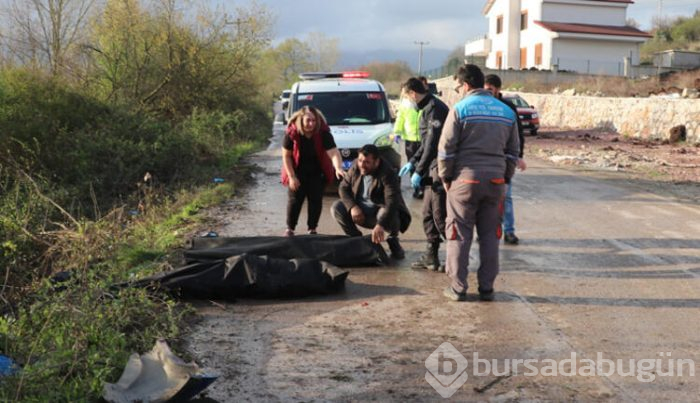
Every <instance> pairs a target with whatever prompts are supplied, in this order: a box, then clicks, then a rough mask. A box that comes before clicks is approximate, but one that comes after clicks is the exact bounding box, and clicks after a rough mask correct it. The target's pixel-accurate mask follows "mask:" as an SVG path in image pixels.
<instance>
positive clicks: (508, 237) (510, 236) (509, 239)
mask: <svg viewBox="0 0 700 403" xmlns="http://www.w3.org/2000/svg"><path fill="white" fill-rule="evenodd" d="M519 241H520V240H519V239H518V237H517V236H515V234H514V233H512V232H506V234H505V235H504V236H503V242H505V243H507V244H508V245H517V244H518V242H519Z"/></svg>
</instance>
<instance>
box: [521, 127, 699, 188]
mask: <svg viewBox="0 0 700 403" xmlns="http://www.w3.org/2000/svg"><path fill="white" fill-rule="evenodd" d="M525 146H526V152H525V156H526V160H527V159H528V157H529V158H532V157H535V158H541V159H544V160H546V161H549V162H551V163H553V164H555V165H559V166H567V167H579V168H582V169H595V170H603V171H610V172H619V173H624V174H626V175H628V176H629V178H630V179H635V180H637V181H645V182H654V186H653V188H656V190H658V191H660V192H662V193H667V194H671V195H674V196H676V197H679V198H681V199H684V200H692V201H700V147H698V146H694V145H690V144H686V143H683V142H679V143H675V144H669V143H668V142H660V141H644V140H638V139H629V138H626V137H624V136H621V135H619V134H617V133H615V132H609V131H600V130H565V129H558V128H545V129H541V130H540V131H539V133H538V135H537V136H534V137H526V140H525Z"/></svg>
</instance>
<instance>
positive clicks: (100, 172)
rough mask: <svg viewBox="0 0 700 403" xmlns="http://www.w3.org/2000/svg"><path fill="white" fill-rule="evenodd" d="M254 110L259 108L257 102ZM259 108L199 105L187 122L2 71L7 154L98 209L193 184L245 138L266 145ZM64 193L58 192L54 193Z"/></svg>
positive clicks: (77, 205) (77, 209) (0, 148)
mask: <svg viewBox="0 0 700 403" xmlns="http://www.w3.org/2000/svg"><path fill="white" fill-rule="evenodd" d="M251 109H252V108H251ZM256 113H257V112H255V111H254V110H253V112H243V111H240V110H237V111H234V112H232V113H225V112H221V111H212V112H209V111H200V110H197V109H195V111H194V113H192V115H191V116H189V117H187V118H186V119H185V120H184V121H183V122H182V123H179V124H177V123H169V122H164V121H162V120H157V119H155V118H152V117H149V116H147V115H144V114H139V113H130V112H127V111H124V110H121V109H117V108H114V107H109V106H108V105H106V104H103V103H100V102H98V101H95V100H94V99H91V98H90V97H87V96H84V95H81V94H79V93H76V92H74V91H71V90H69V89H67V87H66V86H64V85H61V84H60V83H58V82H56V81H52V80H44V79H41V78H40V77H36V76H35V75H31V74H28V73H21V72H12V73H6V74H0V158H3V156H4V158H5V159H8V158H13V159H16V160H21V161H23V163H24V166H25V167H26V169H27V171H28V173H29V174H31V175H33V176H39V177H44V178H46V179H47V181H48V182H49V183H50V184H51V185H52V186H53V187H54V188H56V189H61V190H62V192H63V194H61V195H60V198H59V199H58V200H57V202H59V204H62V205H66V206H73V208H72V209H71V212H74V213H77V214H79V215H83V214H86V215H88V216H91V215H92V212H93V210H94V207H95V206H93V204H94V203H95V202H97V203H98V206H97V207H100V208H101V209H102V210H108V209H109V208H110V207H111V206H112V205H114V203H117V202H121V201H123V200H124V199H125V198H127V197H128V195H130V194H132V193H133V192H134V191H135V190H136V184H137V183H139V182H140V181H141V180H142V178H143V177H144V175H145V174H146V173H147V172H149V173H151V175H152V176H153V177H154V178H155V180H157V181H158V183H159V185H162V186H166V187H168V186H171V185H174V184H182V183H187V182H188V181H189V182H191V181H194V180H196V179H198V178H200V177H202V176H203V174H204V173H206V172H215V171H219V170H220V169H221V168H222V167H226V166H229V165H230V161H231V152H233V151H234V150H235V149H236V147H237V146H239V145H240V144H241V143H247V142H252V143H255V144H260V142H261V141H260V139H261V138H264V135H265V134H267V131H262V130H260V128H255V127H254V125H253V123H252V122H253V119H254V118H255V119H259V114H258V115H256ZM54 196H57V195H54Z"/></svg>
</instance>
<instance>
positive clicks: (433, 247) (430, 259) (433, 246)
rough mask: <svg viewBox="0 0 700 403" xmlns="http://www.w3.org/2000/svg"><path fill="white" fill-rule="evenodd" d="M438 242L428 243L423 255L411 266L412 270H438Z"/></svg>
mask: <svg viewBox="0 0 700 403" xmlns="http://www.w3.org/2000/svg"><path fill="white" fill-rule="evenodd" d="M439 247H440V243H439V242H432V243H430V242H429V243H428V246H427V248H426V250H425V253H424V254H422V255H421V257H420V258H418V260H417V261H415V262H413V264H412V265H411V268H412V269H419V270H426V269H427V270H431V271H436V270H439V268H440V259H439V258H438V248H439Z"/></svg>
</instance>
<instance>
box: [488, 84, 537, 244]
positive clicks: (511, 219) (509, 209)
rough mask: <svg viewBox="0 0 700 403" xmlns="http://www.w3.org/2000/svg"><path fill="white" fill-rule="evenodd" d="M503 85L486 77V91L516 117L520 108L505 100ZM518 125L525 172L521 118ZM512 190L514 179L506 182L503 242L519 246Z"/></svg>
mask: <svg viewBox="0 0 700 403" xmlns="http://www.w3.org/2000/svg"><path fill="white" fill-rule="evenodd" d="M501 85H502V83H501V78H500V77H499V76H497V75H495V74H489V75H487V76H486V78H485V81H484V89H486V90H488V91H491V93H492V94H493V96H494V97H496V98H498V99H499V100H500V101H501V102H503V103H504V104H506V105H508V107H509V108H510V109H512V110H513V112H515V115H516V116H518V108H517V107H516V106H515V105H513V103H512V102H510V101H508V100H507V99H505V98H503V93H501ZM517 123H518V138H519V139H520V153H519V154H518V161H517V162H516V164H517V167H518V169H520V170H521V171H524V170H525V169H527V164H526V163H525V160H524V159H523V152H524V150H525V136H524V135H523V127H522V125H521V124H520V119H519V118H518V119H517ZM506 179H507V178H506ZM512 189H513V181H512V179H508V180H507V181H506V197H505V200H504V202H503V242H505V243H507V244H510V245H517V244H518V242H519V241H520V240H519V239H518V237H517V236H516V235H515V210H514V209H513V197H512Z"/></svg>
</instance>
